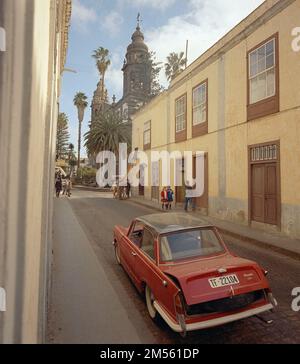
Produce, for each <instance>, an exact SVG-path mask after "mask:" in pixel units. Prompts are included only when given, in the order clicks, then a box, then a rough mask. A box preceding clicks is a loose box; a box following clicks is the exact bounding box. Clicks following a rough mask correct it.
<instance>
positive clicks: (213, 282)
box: [208, 274, 240, 288]
mask: <svg viewBox="0 0 300 364" xmlns="http://www.w3.org/2000/svg"><path fill="white" fill-rule="evenodd" d="M208 281H209V284H210V286H211V288H219V287H224V286H233V285H234V284H239V283H240V282H239V280H238V277H237V275H236V274H231V275H229V276H224V277H216V278H210V279H209V280H208Z"/></svg>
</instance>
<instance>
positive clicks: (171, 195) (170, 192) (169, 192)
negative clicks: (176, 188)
mask: <svg viewBox="0 0 300 364" xmlns="http://www.w3.org/2000/svg"><path fill="white" fill-rule="evenodd" d="M167 199H168V205H167V209H168V210H171V209H172V203H173V201H174V192H173V190H172V188H171V186H168V188H167Z"/></svg>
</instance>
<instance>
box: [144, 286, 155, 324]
mask: <svg viewBox="0 0 300 364" xmlns="http://www.w3.org/2000/svg"><path fill="white" fill-rule="evenodd" d="M145 297H146V304H147V309H148V313H149V315H150V317H151V318H152V320H155V319H156V318H157V311H156V308H155V307H154V301H155V298H154V296H153V293H152V291H151V289H150V288H149V287H148V286H146V288H145Z"/></svg>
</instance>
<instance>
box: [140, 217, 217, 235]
mask: <svg viewBox="0 0 300 364" xmlns="http://www.w3.org/2000/svg"><path fill="white" fill-rule="evenodd" d="M136 220H137V221H140V222H142V223H144V224H145V225H147V226H150V227H151V228H153V229H154V230H155V231H156V232H157V233H159V234H166V233H170V232H174V231H179V230H187V229H193V228H197V227H200V228H203V227H212V224H210V223H209V222H207V221H206V220H205V219H203V218H198V217H194V216H192V215H190V214H188V213H185V214H184V213H172V212H171V213H160V214H151V215H145V216H141V217H138V218H137V219H136Z"/></svg>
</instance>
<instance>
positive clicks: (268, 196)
mask: <svg viewBox="0 0 300 364" xmlns="http://www.w3.org/2000/svg"><path fill="white" fill-rule="evenodd" d="M276 172H277V171H276V164H275V163H272V164H266V165H265V194H264V197H265V223H267V224H273V225H276V223H277V175H276Z"/></svg>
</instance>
